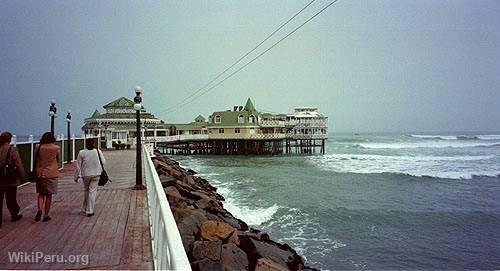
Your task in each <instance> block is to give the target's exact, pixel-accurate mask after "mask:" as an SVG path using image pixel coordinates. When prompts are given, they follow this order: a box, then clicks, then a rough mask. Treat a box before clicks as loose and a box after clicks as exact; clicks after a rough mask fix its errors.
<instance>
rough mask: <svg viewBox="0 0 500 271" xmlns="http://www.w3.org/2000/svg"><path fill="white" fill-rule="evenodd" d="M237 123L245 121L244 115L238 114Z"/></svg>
mask: <svg viewBox="0 0 500 271" xmlns="http://www.w3.org/2000/svg"><path fill="white" fill-rule="evenodd" d="M238 123H245V116H243V115H239V116H238Z"/></svg>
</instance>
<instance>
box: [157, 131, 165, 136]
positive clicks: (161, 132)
mask: <svg viewBox="0 0 500 271" xmlns="http://www.w3.org/2000/svg"><path fill="white" fill-rule="evenodd" d="M156 136H167V131H156Z"/></svg>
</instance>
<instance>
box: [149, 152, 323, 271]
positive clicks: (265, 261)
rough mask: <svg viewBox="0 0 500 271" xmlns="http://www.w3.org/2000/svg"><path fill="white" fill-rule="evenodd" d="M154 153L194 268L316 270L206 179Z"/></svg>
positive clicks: (155, 163)
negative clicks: (250, 221) (229, 206)
mask: <svg viewBox="0 0 500 271" xmlns="http://www.w3.org/2000/svg"><path fill="white" fill-rule="evenodd" d="M155 154H156V156H155V157H153V163H154V165H155V167H156V171H157V172H158V175H159V176H160V180H161V181H162V185H163V187H164V190H165V193H166V195H167V199H168V201H169V204H170V207H171V209H172V213H173V215H174V218H175V221H176V223H177V226H178V228H179V232H180V234H181V238H182V242H183V244H184V248H185V250H186V254H187V255H188V258H189V261H190V263H191V266H192V269H193V270H316V269H314V268H311V267H307V266H305V264H304V260H303V258H302V257H301V256H300V255H298V254H297V253H296V251H295V250H294V249H293V248H291V247H290V246H289V245H287V244H280V243H278V242H275V241H273V240H272V239H271V238H270V237H269V235H268V234H266V233H265V232H262V231H260V230H257V229H253V228H250V227H249V226H248V225H247V224H246V223H245V222H244V221H242V220H240V219H238V218H236V217H234V216H233V215H232V214H231V213H230V212H228V211H227V210H226V209H225V208H224V206H223V203H224V197H223V196H222V195H220V194H218V193H217V188H215V187H214V186H212V185H210V183H209V182H208V181H207V180H206V179H203V178H201V177H198V176H196V175H195V174H196V173H195V172H194V171H192V170H186V169H184V168H182V167H181V166H179V163H178V162H176V161H175V160H173V159H170V158H167V157H165V156H162V155H160V153H158V152H156V153H155Z"/></svg>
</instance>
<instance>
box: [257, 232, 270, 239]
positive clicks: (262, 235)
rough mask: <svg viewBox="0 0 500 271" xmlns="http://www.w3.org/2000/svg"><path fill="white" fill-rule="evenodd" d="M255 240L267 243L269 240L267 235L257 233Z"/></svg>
mask: <svg viewBox="0 0 500 271" xmlns="http://www.w3.org/2000/svg"><path fill="white" fill-rule="evenodd" d="M257 239H259V240H261V241H269V240H270V238H269V234H267V233H265V232H259V233H257Z"/></svg>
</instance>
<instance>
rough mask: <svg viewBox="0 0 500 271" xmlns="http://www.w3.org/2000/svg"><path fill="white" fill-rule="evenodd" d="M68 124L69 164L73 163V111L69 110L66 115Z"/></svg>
mask: <svg viewBox="0 0 500 271" xmlns="http://www.w3.org/2000/svg"><path fill="white" fill-rule="evenodd" d="M66 122H67V123H68V141H67V144H68V147H67V148H66V149H67V150H68V151H67V153H68V156H67V157H68V159H67V161H68V163H70V162H71V110H68V114H67V115H66Z"/></svg>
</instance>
